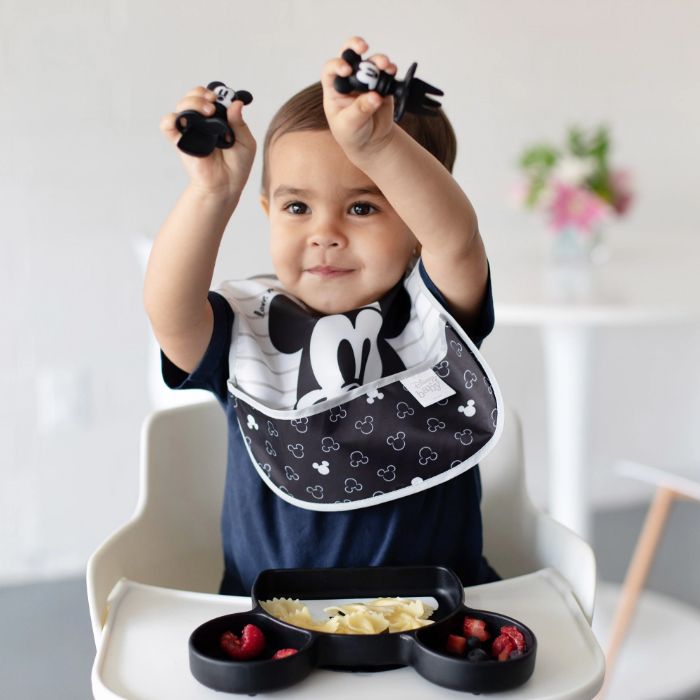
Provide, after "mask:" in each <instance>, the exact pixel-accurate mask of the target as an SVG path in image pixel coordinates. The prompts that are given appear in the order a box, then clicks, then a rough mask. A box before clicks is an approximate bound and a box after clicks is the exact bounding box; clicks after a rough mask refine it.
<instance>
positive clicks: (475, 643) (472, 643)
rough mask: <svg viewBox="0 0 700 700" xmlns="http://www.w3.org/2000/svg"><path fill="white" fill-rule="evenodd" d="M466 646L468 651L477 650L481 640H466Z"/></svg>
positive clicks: (473, 638)
mask: <svg viewBox="0 0 700 700" xmlns="http://www.w3.org/2000/svg"><path fill="white" fill-rule="evenodd" d="M467 646H468V647H469V648H470V649H478V648H479V647H480V646H481V640H480V639H479V638H478V637H469V638H468V639H467Z"/></svg>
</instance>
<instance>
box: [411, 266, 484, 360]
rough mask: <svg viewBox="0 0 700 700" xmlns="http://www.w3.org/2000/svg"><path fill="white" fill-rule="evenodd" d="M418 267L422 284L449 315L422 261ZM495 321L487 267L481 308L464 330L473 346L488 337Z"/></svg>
mask: <svg viewBox="0 0 700 700" xmlns="http://www.w3.org/2000/svg"><path fill="white" fill-rule="evenodd" d="M418 265H419V272H420V276H421V278H422V279H423V282H425V286H426V287H427V288H428V289H429V290H430V292H431V294H432V295H433V296H434V297H435V298H436V299H437V300H438V301H439V302H440V303H441V304H442V305H443V306H444V307H445V309H447V311H449V312H450V313H451V312H452V310H451V309H450V305H449V304H448V303H447V300H446V299H445V297H444V296H443V295H442V292H440V290H439V289H438V288H437V287H436V286H435V283H434V282H433V280H432V279H430V276H429V275H428V271H427V270H426V269H425V266H424V265H423V260H422V259H421V260H420V261H419V263H418ZM495 321H496V319H495V313H494V308H493V290H492V289H491V266H490V265H489V268H488V275H487V278H486V289H485V290H484V299H483V301H482V302H481V308H480V309H479V313H478V314H477V316H476V318H475V319H474V321H473V322H472V323H471V324H470V326H469V328H465V329H464V330H465V331H466V333H467V335H468V336H469V337H470V338H471V340H472V342H473V343H474V345H476V346H477V347H479V346H480V345H481V343H482V342H483V341H484V339H485V338H486V336H488V335H489V333H491V331H492V330H493V327H494V324H495Z"/></svg>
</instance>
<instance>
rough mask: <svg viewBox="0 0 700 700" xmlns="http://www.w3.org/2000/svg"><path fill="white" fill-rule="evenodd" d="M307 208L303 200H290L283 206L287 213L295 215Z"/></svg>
mask: <svg viewBox="0 0 700 700" xmlns="http://www.w3.org/2000/svg"><path fill="white" fill-rule="evenodd" d="M308 209H309V208H308V207H307V206H306V204H304V202H290V203H289V204H287V206H286V207H285V208H284V210H285V211H286V212H288V213H289V214H295V215H296V216H298V215H300V214H306V212H307V211H308Z"/></svg>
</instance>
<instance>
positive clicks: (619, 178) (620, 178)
mask: <svg viewBox="0 0 700 700" xmlns="http://www.w3.org/2000/svg"><path fill="white" fill-rule="evenodd" d="M631 180H632V177H631V175H630V174H629V173H628V172H627V171H626V170H613V172H612V173H611V175H610V185H611V188H612V193H613V201H612V207H613V209H614V210H615V212H616V213H617V215H618V216H623V215H624V214H625V212H626V211H627V210H628V209H629V208H630V205H631V204H632V200H633V199H634V196H633V195H634V193H633V192H632V185H631Z"/></svg>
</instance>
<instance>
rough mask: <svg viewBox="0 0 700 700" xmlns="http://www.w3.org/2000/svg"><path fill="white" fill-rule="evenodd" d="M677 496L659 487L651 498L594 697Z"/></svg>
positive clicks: (624, 631) (610, 670)
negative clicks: (604, 667)
mask: <svg viewBox="0 0 700 700" xmlns="http://www.w3.org/2000/svg"><path fill="white" fill-rule="evenodd" d="M679 496H680V494H678V493H676V492H675V491H673V490H672V489H669V488H665V487H660V488H659V489H658V490H657V491H656V494H655V495H654V500H653V501H652V504H651V506H650V507H649V511H648V513H647V517H646V519H645V521H644V526H643V528H642V532H641V534H640V535H639V539H638V540H637V546H636V547H635V550H634V554H633V555H632V560H631V562H630V565H629V568H628V569H627V574H626V576H625V581H624V583H623V584H622V589H621V590H620V602H619V603H618V606H617V609H616V611H615V616H614V618H613V622H612V628H611V633H610V641H609V642H608V648H607V652H606V654H605V663H606V672H605V683H604V685H603V688H602V689H601V691H600V693H598V695H597V696H596V700H601V699H602V698H603V697H604V696H605V693H606V692H607V689H608V686H609V682H610V679H611V677H612V674H613V669H614V666H615V661H616V660H617V656H618V653H619V651H620V647H621V646H622V643H623V641H624V639H625V636H626V634H627V630H628V628H629V625H630V623H631V622H632V617H633V615H634V611H635V608H636V607H637V602H638V600H639V594H640V593H641V591H642V589H643V588H644V583H645V582H646V579H647V576H648V574H649V570H650V568H651V564H652V562H653V560H654V555H655V554H656V550H657V547H658V544H659V541H660V539H661V534H662V533H663V529H664V526H665V525H666V521H667V519H668V514H669V512H670V510H671V506H672V505H673V501H674V500H676V498H678V497H679Z"/></svg>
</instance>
